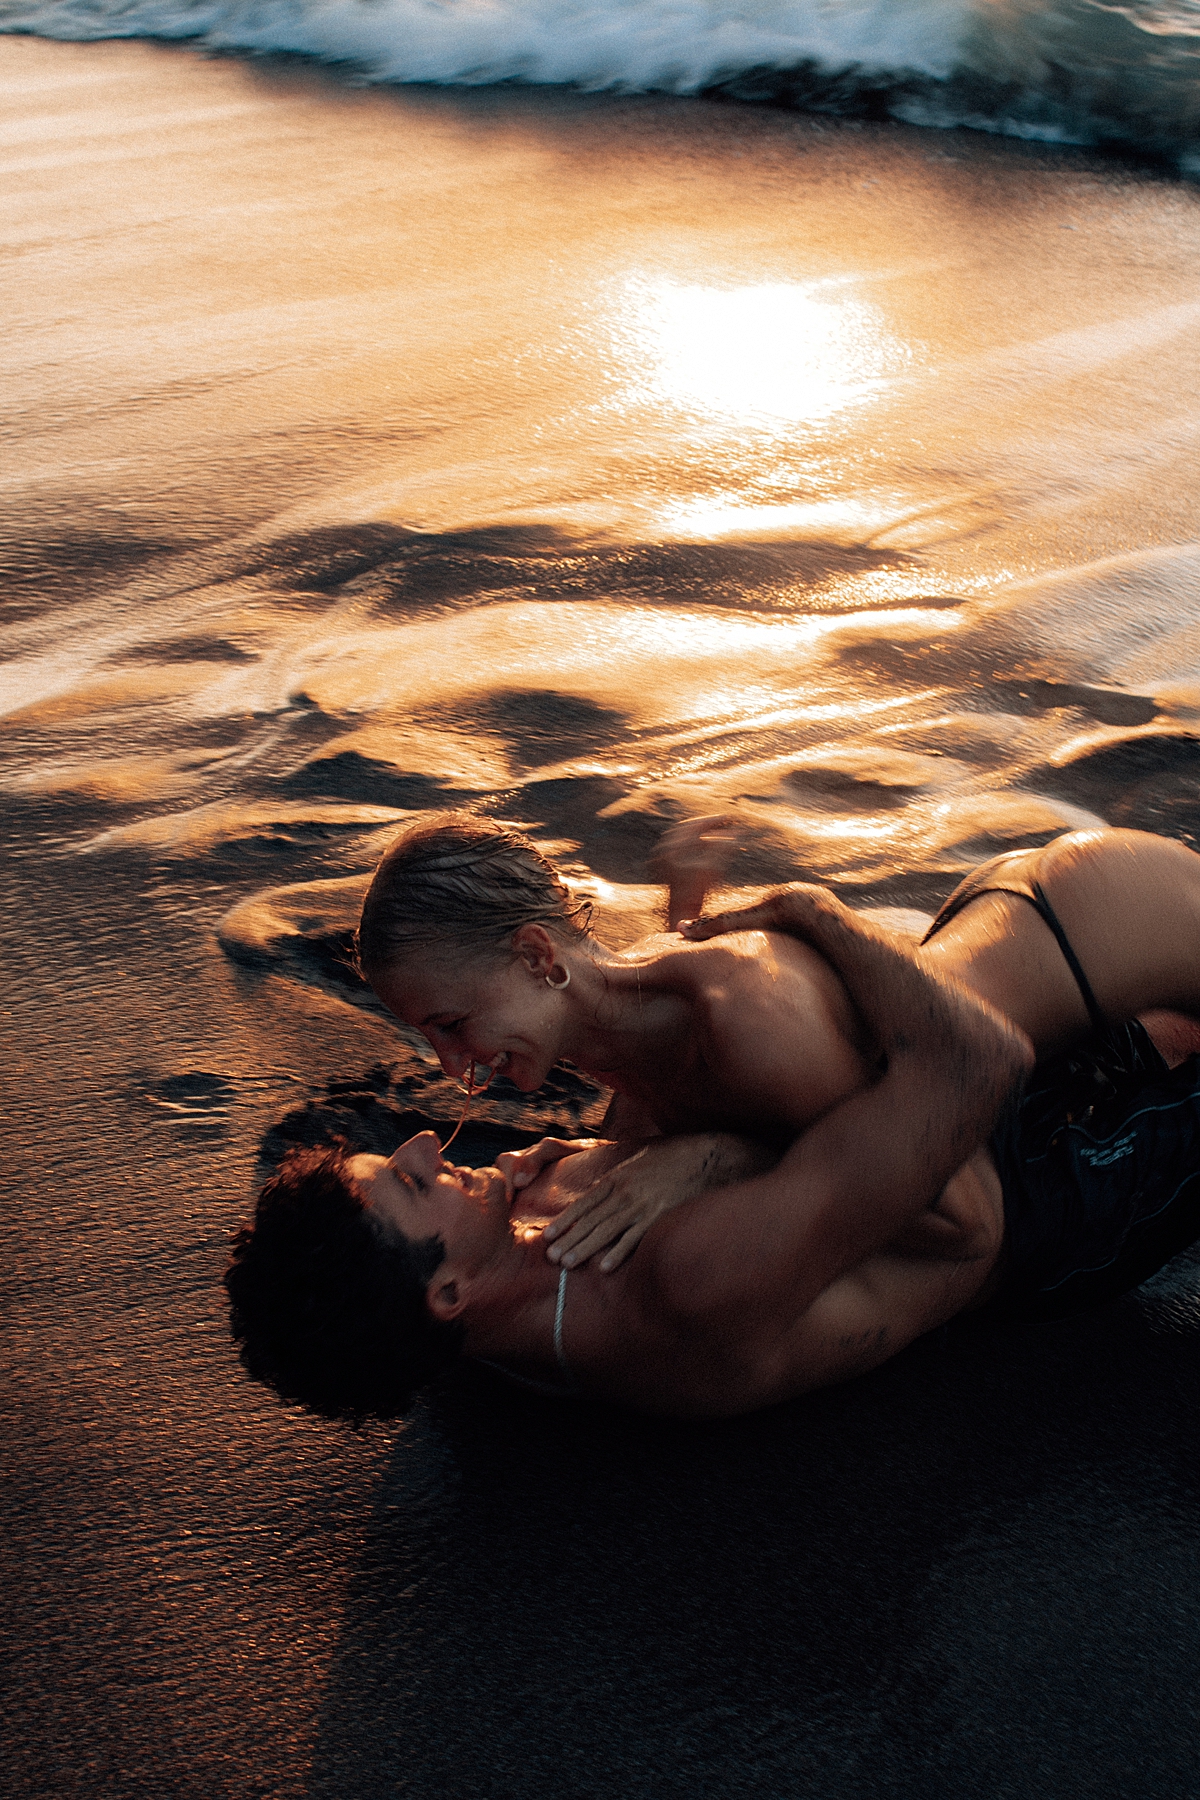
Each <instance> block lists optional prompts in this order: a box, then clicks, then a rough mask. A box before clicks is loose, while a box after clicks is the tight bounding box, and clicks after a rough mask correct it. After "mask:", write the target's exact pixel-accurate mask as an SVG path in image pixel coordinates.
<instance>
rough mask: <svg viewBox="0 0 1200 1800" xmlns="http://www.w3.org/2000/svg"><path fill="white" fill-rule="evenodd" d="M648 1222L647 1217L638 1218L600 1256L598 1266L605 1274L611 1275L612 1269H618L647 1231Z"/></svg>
mask: <svg viewBox="0 0 1200 1800" xmlns="http://www.w3.org/2000/svg"><path fill="white" fill-rule="evenodd" d="M650 1224H651V1221H650V1220H649V1219H639V1220H638V1222H637V1224H636V1225H631V1226H630V1227H629V1230H628V1231H627V1232H625V1234H624V1236H622V1237H619V1238H618V1239H617V1241H616V1243H615V1244H614V1245H613V1247H612V1249H611V1250H609V1251H607V1252H606V1253H605V1255H603V1256H602V1257H601V1258H600V1267H601V1270H602V1271H603V1273H604V1274H605V1275H611V1274H612V1272H613V1270H614V1269H619V1268H620V1266H621V1264H622V1263H623V1262H626V1261H627V1260H628V1258H629V1257H631V1256H632V1255H633V1252H634V1250H635V1249H636V1248H637V1246H638V1245H639V1244H640V1243H641V1241H642V1239H643V1238H644V1237H645V1235H646V1233H647V1232H648V1231H649V1229H650Z"/></svg>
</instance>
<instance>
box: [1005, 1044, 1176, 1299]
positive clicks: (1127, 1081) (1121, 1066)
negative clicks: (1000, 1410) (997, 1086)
mask: <svg viewBox="0 0 1200 1800" xmlns="http://www.w3.org/2000/svg"><path fill="white" fill-rule="evenodd" d="M990 1147H991V1151H992V1155H993V1157H994V1158H995V1162H996V1167H997V1169H998V1171H999V1175H1000V1180H1001V1183H1002V1185H1003V1189H1004V1219H1005V1248H1004V1258H1005V1260H1004V1264H1003V1270H1004V1273H1003V1277H1002V1280H1001V1285H1000V1287H999V1289H998V1290H997V1292H996V1293H995V1294H994V1295H993V1297H992V1299H991V1301H990V1302H989V1304H988V1307H987V1311H988V1312H989V1313H991V1314H992V1315H993V1316H994V1315H996V1314H1000V1315H1001V1316H1003V1317H1005V1318H1010V1319H1030V1320H1032V1319H1061V1318H1065V1317H1066V1316H1067V1315H1068V1314H1070V1313H1076V1312H1082V1311H1083V1310H1084V1309H1085V1308H1087V1307H1090V1306H1097V1305H1099V1304H1100V1303H1101V1302H1103V1301H1105V1300H1111V1299H1115V1297H1116V1296H1117V1295H1118V1294H1123V1293H1126V1292H1127V1291H1128V1290H1129V1289H1130V1288H1133V1287H1136V1286H1137V1285H1138V1283H1139V1282H1142V1281H1145V1280H1146V1279H1147V1278H1148V1277H1149V1276H1151V1275H1153V1274H1154V1273H1155V1271H1156V1270H1158V1269H1161V1268H1162V1266H1163V1264H1164V1263H1166V1262H1169V1261H1170V1259H1171V1257H1173V1256H1175V1255H1177V1254H1178V1252H1179V1251H1180V1250H1185V1249H1186V1248H1187V1246H1188V1245H1189V1244H1191V1243H1194V1242H1195V1240H1196V1239H1197V1238H1198V1237H1200V1056H1191V1057H1189V1058H1188V1059H1187V1061H1186V1062H1183V1063H1181V1064H1180V1065H1179V1067H1178V1068H1177V1069H1169V1068H1168V1067H1167V1065H1166V1063H1165V1062H1164V1061H1163V1059H1162V1057H1161V1056H1160V1055H1159V1053H1158V1051H1157V1050H1156V1049H1155V1047H1154V1045H1153V1043H1152V1042H1151V1040H1150V1038H1149V1036H1148V1035H1147V1033H1146V1031H1145V1030H1144V1028H1143V1027H1142V1026H1141V1025H1139V1024H1137V1023H1136V1021H1135V1022H1134V1023H1132V1024H1129V1025H1114V1026H1108V1027H1106V1028H1105V1029H1104V1030H1103V1031H1095V1032H1093V1033H1092V1034H1091V1036H1090V1037H1088V1038H1087V1039H1085V1040H1084V1041H1083V1042H1082V1043H1081V1044H1080V1045H1078V1046H1077V1047H1076V1048H1075V1049H1073V1050H1072V1051H1071V1052H1070V1054H1069V1055H1065V1056H1059V1057H1053V1058H1051V1059H1049V1060H1048V1061H1046V1062H1044V1063H1039V1065H1038V1067H1037V1068H1036V1069H1035V1070H1034V1073H1033V1075H1032V1077H1031V1079H1030V1085H1029V1086H1028V1087H1027V1088H1026V1090H1025V1092H1024V1093H1023V1094H1022V1096H1021V1098H1020V1099H1019V1101H1017V1102H1016V1103H1015V1105H1014V1106H1013V1108H1012V1109H1011V1111H1010V1112H1009V1113H1008V1115H1007V1116H1006V1117H1005V1118H1004V1119H1003V1120H1002V1121H1001V1123H1000V1125H999V1126H998V1127H997V1129H996V1131H995V1133H994V1134H993V1137H992V1141H991V1146H990Z"/></svg>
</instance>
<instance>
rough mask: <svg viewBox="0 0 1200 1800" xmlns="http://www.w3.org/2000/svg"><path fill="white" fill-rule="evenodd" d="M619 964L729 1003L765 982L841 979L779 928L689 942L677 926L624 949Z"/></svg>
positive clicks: (668, 984) (822, 982) (698, 995)
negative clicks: (675, 930)
mask: <svg viewBox="0 0 1200 1800" xmlns="http://www.w3.org/2000/svg"><path fill="white" fill-rule="evenodd" d="M618 961H619V963H620V965H622V966H624V967H625V968H627V969H629V971H630V972H631V973H633V972H634V971H635V970H636V972H637V974H638V975H640V977H641V979H642V981H643V982H645V981H646V980H647V979H649V980H652V981H655V982H657V983H659V984H660V985H661V986H663V987H669V988H672V989H674V990H675V991H677V992H682V991H685V990H686V991H689V992H690V993H692V994H693V995H694V996H695V997H696V998H702V997H707V998H712V999H716V1000H719V1001H720V1002H722V1003H724V1001H725V1000H727V999H728V998H729V997H731V996H732V995H734V994H736V995H737V996H739V998H740V997H744V996H745V995H747V994H749V993H751V992H752V991H754V990H755V989H756V988H758V987H760V986H763V985H764V984H767V985H770V986H775V985H776V984H778V983H779V982H780V981H783V982H785V983H792V982H800V983H812V982H814V981H815V982H817V983H818V984H820V985H822V986H823V985H825V984H826V982H827V980H830V979H831V980H832V981H833V982H834V983H838V985H840V983H839V981H838V976H837V975H836V973H835V972H834V970H833V968H832V967H831V966H830V964H829V963H828V962H827V961H826V960H825V958H824V957H823V956H822V955H821V954H820V952H819V951H817V950H814V949H813V948H812V946H811V945H809V944H805V943H801V942H800V941H799V940H798V939H796V938H791V937H786V936H784V935H783V934H782V933H779V932H774V931H732V932H729V933H728V934H727V935H726V936H724V937H718V938H709V939H707V940H706V941H705V942H703V943H689V942H688V941H687V939H686V938H681V937H679V936H678V935H677V933H675V932H659V933H657V934H656V935H655V936H654V937H650V938H643V939H642V940H641V942H640V943H638V944H635V945H634V946H633V948H632V949H630V950H626V951H625V952H623V954H622V956H621V957H620V958H619V959H618Z"/></svg>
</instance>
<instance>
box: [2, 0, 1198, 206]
mask: <svg viewBox="0 0 1200 1800" xmlns="http://www.w3.org/2000/svg"><path fill="white" fill-rule="evenodd" d="M0 30H2V31H7V32H28V33H34V34H37V35H39V36H44V37H52V38H60V39H71V40H88V39H98V38H114V37H150V38H160V39H170V40H188V41H192V42H195V43H199V44H201V45H203V46H205V47H207V48H210V49H213V50H235V51H243V52H251V53H260V54H262V53H276V54H278V53H293V54H297V53H298V54H303V55H309V56H314V57H318V58H321V59H322V60H324V61H327V62H336V63H342V64H350V65H353V67H354V69H355V70H356V72H357V73H358V75H359V76H360V77H361V78H363V79H368V80H372V81H382V82H428V83H440V84H471V85H478V84H489V83H498V82H529V83H548V84H565V85H572V86H576V87H581V88H586V89H590V90H600V89H616V90H621V91H625V92H630V91H657V92H669V93H676V94H719V95H723V96H725V97H727V98H730V99H735V100H752V101H759V102H766V103H771V104H776V105H790V106H795V107H798V108H803V109H806V110H816V111H823V112H830V113H836V114H841V115H845V116H850V117H860V118H862V117H867V118H894V119H900V120H904V121H907V122H909V123H915V124H923V125H936V126H954V125H966V126H972V127H975V128H978V129H982V130H987V131H996V132H1003V133H1007V134H1010V135H1015V136H1021V137H1030V138H1040V139H1043V140H1049V141H1057V142H1062V143H1073V144H1084V145H1101V146H1110V147H1116V148H1121V149H1126V150H1130V151H1135V152H1139V153H1141V154H1148V155H1152V156H1156V157H1160V158H1165V159H1167V160H1169V161H1172V162H1174V163H1175V164H1176V165H1177V166H1178V167H1180V168H1181V169H1182V170H1183V171H1184V172H1186V173H1189V174H1200V79H1198V77H1200V0H1142V3H1137V0H1135V3H1134V4H1131V5H1127V6H1113V5H1105V4H1102V3H1101V0H1052V3H1051V4H1046V0H903V3H902V0H0Z"/></svg>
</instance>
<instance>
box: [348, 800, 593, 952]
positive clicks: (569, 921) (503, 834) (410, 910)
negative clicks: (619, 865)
mask: <svg viewBox="0 0 1200 1800" xmlns="http://www.w3.org/2000/svg"><path fill="white" fill-rule="evenodd" d="M591 914H592V906H591V902H590V901H588V900H583V901H580V900H576V899H575V897H574V896H573V895H572V893H571V890H570V888H569V887H568V886H567V884H566V882H565V881H564V880H563V878H562V876H561V875H560V874H559V872H558V870H557V869H556V868H555V867H554V864H553V863H552V862H551V861H550V860H549V858H548V857H545V856H543V855H542V853H541V851H540V850H539V849H538V848H537V846H536V845H535V844H533V843H531V842H530V840H529V839H528V838H527V837H525V836H524V834H523V833H522V832H519V831H514V830H513V829H512V827H511V826H509V825H502V824H498V823H497V822H496V821H495V820H494V819H482V818H477V817H476V816H475V815H474V814H472V813H438V814H435V815H434V817H433V818H431V819H428V820H426V821H424V822H423V823H422V824H420V825H415V826H412V827H411V828H410V829H409V830H407V831H405V832H403V833H401V835H400V836H399V837H398V838H397V839H396V841H395V843H394V844H392V845H391V847H390V848H389V849H388V850H387V851H386V852H385V854H384V857H383V860H382V861H381V862H380V864H379V867H378V868H377V869H376V871H375V874H374V876H373V877H372V880H371V885H370V887H369V888H368V890H367V897H366V899H365V900H364V901H363V909H362V917H361V919H360V920H359V926H358V944H357V949H358V963H359V968H360V969H361V971H362V973H363V974H364V976H365V977H366V978H367V980H368V981H370V980H371V979H372V978H373V977H375V976H380V975H384V974H386V973H387V971H388V970H389V969H392V968H394V967H395V966H396V965H397V964H399V963H402V962H404V961H405V960H407V958H408V957H410V956H412V955H414V954H415V953H419V952H421V951H426V952H428V951H430V950H432V949H434V948H435V947H437V946H441V945H444V946H445V947H446V948H448V949H454V950H457V951H459V952H465V953H468V954H486V953H488V952H489V951H491V952H495V951H500V950H503V949H505V948H506V947H507V946H508V944H509V942H510V940H511V938H512V935H513V933H514V931H517V930H519V928H520V927H521V926H522V925H534V924H536V925H545V926H548V927H549V928H550V929H551V930H557V931H559V932H561V933H563V934H564V935H569V936H570V937H574V938H579V937H584V936H586V935H587V932H588V929H589V926H590V924H591Z"/></svg>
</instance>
